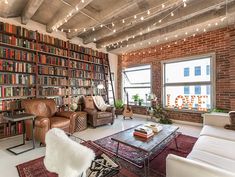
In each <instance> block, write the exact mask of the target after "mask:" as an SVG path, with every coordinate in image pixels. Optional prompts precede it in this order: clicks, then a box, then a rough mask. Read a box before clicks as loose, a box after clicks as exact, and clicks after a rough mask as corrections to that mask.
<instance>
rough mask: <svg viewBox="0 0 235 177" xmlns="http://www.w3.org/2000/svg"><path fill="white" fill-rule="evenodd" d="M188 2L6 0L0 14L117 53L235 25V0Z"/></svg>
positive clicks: (188, 0) (176, 0)
mask: <svg viewBox="0 0 235 177" xmlns="http://www.w3.org/2000/svg"><path fill="white" fill-rule="evenodd" d="M163 4H164V7H163V6H162V5H163ZM183 4H184V1H183V0H8V4H5V3H3V2H2V1H0V16H1V17H4V18H10V17H19V16H21V19H22V23H23V24H27V23H28V21H29V20H30V19H31V20H34V21H36V22H39V23H41V24H44V25H46V26H47V31H48V32H51V31H52V30H53V28H54V30H55V29H58V30H63V31H64V32H66V33H67V37H68V39H72V38H73V37H80V38H82V39H83V42H84V44H89V43H91V42H95V43H96V44H97V47H98V48H100V47H106V48H107V50H108V51H110V52H113V53H117V54H120V53H123V52H129V51H132V50H135V49H139V48H143V47H146V45H147V44H148V45H154V44H156V43H163V42H166V41H164V40H163V39H166V40H168V39H169V40H175V38H173V36H177V38H184V37H187V35H193V34H194V33H195V28H196V29H197V28H199V27H200V30H199V31H197V33H200V32H203V31H202V29H206V30H213V29H216V28H221V27H224V26H226V25H228V24H234V21H235V19H234V18H235V15H234V12H235V0H206V1H205V0H186V4H187V6H186V7H184V6H183ZM226 4H227V6H226ZM149 9H150V14H147V11H148V10H149ZM226 11H227V13H226ZM171 12H174V15H173V16H171ZM68 14H69V15H68ZM136 14H137V18H136V19H135V18H134V15H136ZM225 14H227V18H226V19H225V21H221V18H223V17H224V16H225ZM140 17H143V19H142V20H141V19H140ZM123 19H125V23H123ZM160 19H161V20H162V21H161V23H159V20H160ZM112 23H114V26H113V25H112ZM211 24H216V25H211ZM205 25H209V26H205ZM93 27H95V30H93V29H92V28H93ZM84 29H86V31H84ZM114 31H115V32H114ZM185 32H186V33H187V34H186V36H185V35H183V34H184V33H185ZM132 36H134V38H132Z"/></svg>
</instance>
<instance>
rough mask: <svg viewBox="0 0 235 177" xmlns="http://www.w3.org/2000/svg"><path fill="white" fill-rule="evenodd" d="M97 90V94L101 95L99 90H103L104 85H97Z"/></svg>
mask: <svg viewBox="0 0 235 177" xmlns="http://www.w3.org/2000/svg"><path fill="white" fill-rule="evenodd" d="M97 89H98V92H99V94H100V95H101V90H103V89H104V85H103V84H98V85H97Z"/></svg>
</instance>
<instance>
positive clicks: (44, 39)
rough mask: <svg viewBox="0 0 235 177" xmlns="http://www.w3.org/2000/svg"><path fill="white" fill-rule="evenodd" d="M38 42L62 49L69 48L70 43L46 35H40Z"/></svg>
mask: <svg viewBox="0 0 235 177" xmlns="http://www.w3.org/2000/svg"><path fill="white" fill-rule="evenodd" d="M37 35H38V38H37V39H38V41H39V42H43V43H47V44H51V45H54V46H57V47H60V48H68V47H69V42H68V41H63V40H61V39H58V38H54V37H52V36H49V35H46V34H40V33H38V34H37Z"/></svg>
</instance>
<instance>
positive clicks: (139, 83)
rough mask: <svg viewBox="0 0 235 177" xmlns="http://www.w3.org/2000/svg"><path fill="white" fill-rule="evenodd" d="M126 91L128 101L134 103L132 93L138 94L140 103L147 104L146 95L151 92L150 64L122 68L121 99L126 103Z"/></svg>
mask: <svg viewBox="0 0 235 177" xmlns="http://www.w3.org/2000/svg"><path fill="white" fill-rule="evenodd" d="M126 93H128V96H129V103H130V104H134V100H133V99H132V98H133V95H136V94H138V95H139V98H140V99H142V101H143V102H142V105H146V104H147V105H148V104H149V102H148V99H147V96H148V95H149V94H150V93H151V66H150V65H144V66H138V67H131V68H126V69H124V70H123V94H122V95H123V100H124V101H125V103H126V100H127V98H126V95H127V94H126Z"/></svg>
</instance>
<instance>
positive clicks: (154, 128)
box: [144, 122, 163, 133]
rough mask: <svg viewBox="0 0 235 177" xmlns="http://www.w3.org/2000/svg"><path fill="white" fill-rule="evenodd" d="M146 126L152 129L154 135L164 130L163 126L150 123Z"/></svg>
mask: <svg viewBox="0 0 235 177" xmlns="http://www.w3.org/2000/svg"><path fill="white" fill-rule="evenodd" d="M144 126H145V127H148V128H150V129H151V130H152V131H153V132H154V133H159V132H160V131H162V128H163V127H162V125H160V124H158V123H153V122H148V123H146V124H144Z"/></svg>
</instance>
